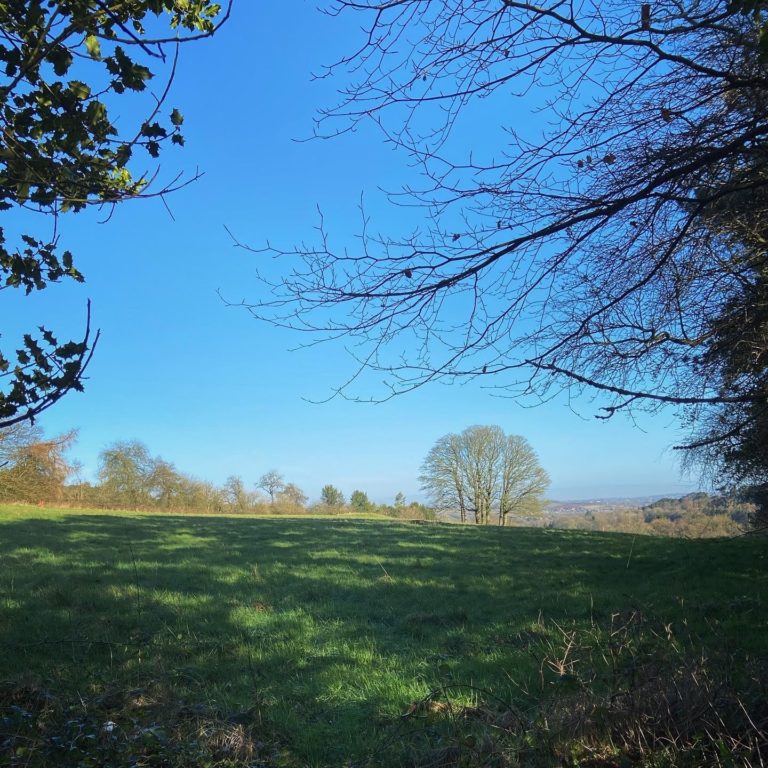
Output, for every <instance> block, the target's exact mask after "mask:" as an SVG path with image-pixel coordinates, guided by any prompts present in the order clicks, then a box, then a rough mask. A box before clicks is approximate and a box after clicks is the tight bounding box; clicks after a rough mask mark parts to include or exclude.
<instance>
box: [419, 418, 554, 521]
mask: <svg viewBox="0 0 768 768" xmlns="http://www.w3.org/2000/svg"><path fill="white" fill-rule="evenodd" d="M420 479H421V487H422V490H424V491H425V492H426V493H427V494H428V495H429V497H430V499H431V501H432V502H433V503H434V505H435V506H436V507H438V508H439V509H443V510H453V511H458V513H459V516H460V519H461V522H466V521H467V518H468V517H470V516H471V518H472V519H473V520H474V522H475V523H478V524H485V525H487V524H488V523H490V522H491V517H492V515H496V517H497V520H498V523H499V525H506V524H507V519H508V517H509V516H510V515H524V514H535V513H536V512H538V511H539V507H540V502H541V497H542V494H543V493H544V491H545V490H546V489H547V486H548V485H549V477H548V476H547V473H546V472H545V471H544V470H543V469H542V468H541V466H540V464H539V460H538V458H537V456H536V453H535V452H534V450H533V448H531V446H530V444H529V443H528V441H527V440H526V439H525V438H524V437H520V436H519V435H505V434H504V430H502V429H501V427H497V426H474V427H467V429H465V430H464V431H463V432H461V433H459V434H449V435H444V436H443V437H441V438H440V439H439V440H438V441H437V442H436V443H435V445H434V446H433V447H432V449H431V450H430V452H429V453H428V454H427V457H426V459H425V460H424V464H423V465H422V467H421V478H420Z"/></svg>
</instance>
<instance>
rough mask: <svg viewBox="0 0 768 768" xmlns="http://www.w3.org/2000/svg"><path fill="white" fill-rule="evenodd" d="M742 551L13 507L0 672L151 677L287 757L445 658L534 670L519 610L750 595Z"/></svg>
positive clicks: (73, 687)
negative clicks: (265, 739) (248, 728)
mask: <svg viewBox="0 0 768 768" xmlns="http://www.w3.org/2000/svg"><path fill="white" fill-rule="evenodd" d="M757 552H758V550H756V549H754V548H751V546H750V545H748V544H746V543H745V544H742V545H739V546H738V547H735V548H734V546H733V545H732V544H728V543H726V544H723V543H720V544H719V546H718V543H713V542H694V543H691V542H681V541H672V540H660V539H633V538H632V537H628V536H621V535H611V534H599V533H585V532H584V533H582V532H579V533H575V532H560V531H542V530H528V529H514V528H513V529H490V530H478V529H474V528H471V527H465V528H462V527H458V526H450V525H434V526H413V525H407V524H397V523H386V522H383V523H382V522H372V521H365V520H327V519H323V520H316V519H315V520H313V519H253V518H248V519H239V518H205V517H186V516H178V515H173V516H172V515H168V516H166V515H155V516H150V515H141V516H135V517H133V516H111V515H77V514H68V515H64V516H61V517H55V518H53V519H40V518H35V517H31V518H30V519H25V520H14V521H10V522H3V523H0V566H1V568H2V570H1V571H0V678H4V679H12V678H14V677H18V676H19V675H20V674H22V673H23V674H26V675H34V676H35V677H36V678H37V679H39V680H45V681H46V685H49V686H50V687H52V688H55V689H57V690H61V691H68V692H69V693H70V695H72V696H74V695H75V694H76V695H78V696H81V697H82V696H84V697H88V696H99V695H103V694H104V692H105V691H108V690H110V689H114V688H119V687H123V688H128V687H132V688H136V689H139V688H141V689H147V688H150V687H152V686H160V687H162V688H163V689H164V690H165V695H166V696H167V697H168V698H169V699H175V700H177V701H178V702H183V703H184V704H195V703H200V702H202V703H204V705H205V706H206V707H208V708H210V709H212V710H217V711H219V712H221V714H222V717H227V716H231V715H232V713H237V712H242V711H246V710H250V709H251V708H254V707H255V708H257V709H258V710H259V717H260V718H263V721H264V722H265V723H266V725H267V726H268V728H269V730H270V732H271V733H273V734H274V735H275V736H276V737H277V738H278V739H279V741H280V742H281V743H282V744H283V745H285V747H286V748H287V749H288V750H289V752H290V753H291V754H293V755H294V756H295V757H296V759H298V760H300V761H302V762H310V763H315V764H328V765H330V764H339V763H341V762H343V760H345V759H360V758H361V757H363V756H364V755H365V754H366V753H367V752H368V751H370V749H371V746H372V744H375V743H376V741H377V738H379V736H380V737H382V738H383V736H384V734H386V731H387V725H388V723H391V722H392V721H393V720H394V719H396V718H397V717H398V715H399V713H401V712H402V711H403V710H404V709H405V708H406V707H407V706H408V704H409V702H411V701H413V700H415V699H418V698H420V697H422V696H423V695H424V694H425V693H426V692H428V691H429V690H430V688H432V687H434V686H436V685H439V684H440V681H441V680H442V679H443V678H444V676H445V675H446V674H449V675H451V676H452V679H457V680H462V679H463V680H473V681H474V682H475V683H476V684H477V685H479V686H481V687H487V688H489V689H492V690H494V691H496V692H497V694H498V695H499V696H501V697H509V696H513V695H515V686H516V685H517V686H519V685H521V684H525V683H526V681H527V680H528V679H530V678H532V677H533V676H535V674H536V673H537V670H536V667H535V662H534V660H532V659H531V657H530V654H529V653H528V652H527V648H526V647H525V644H524V643H523V644H521V643H519V642H516V641H515V638H517V637H519V636H520V633H521V632H526V631H529V630H530V627H531V626H532V624H534V623H535V622H537V621H538V618H539V616H542V615H543V616H544V617H546V618H547V619H549V620H553V621H556V622H560V623H565V622H569V621H582V622H585V621H589V620H591V619H592V618H594V616H595V614H596V613H597V614H604V615H608V614H610V612H612V611H616V610H622V609H624V608H625V607H626V606H627V605H628V604H638V605H642V606H643V607H644V609H646V610H655V611H658V612H660V613H664V612H667V613H668V614H669V615H674V616H677V615H679V613H680V609H681V605H684V604H685V603H686V601H687V602H688V604H689V605H690V604H693V605H699V606H701V605H702V601H704V599H705V598H706V599H707V600H710V601H711V599H712V595H713V594H717V592H718V591H722V590H723V588H724V586H725V588H727V589H728V590H729V591H730V592H731V593H735V594H737V595H740V594H742V593H743V594H744V595H749V594H752V595H753V596H754V591H755V585H756V584H757V583H758V579H759V578H762V581H761V582H759V588H760V589H762V590H763V594H764V590H765V579H764V570H765V569H764V560H759V557H758V554H757ZM753 558H754V562H752V559H753ZM758 574H759V575H760V576H759V577H758ZM724 581H727V586H726V585H724ZM710 618H711V617H710ZM731 619H732V620H735V619H734V617H733V616H731ZM747 620H748V617H746V619H745V621H747ZM377 733H378V734H379V736H377V735H376V734H377Z"/></svg>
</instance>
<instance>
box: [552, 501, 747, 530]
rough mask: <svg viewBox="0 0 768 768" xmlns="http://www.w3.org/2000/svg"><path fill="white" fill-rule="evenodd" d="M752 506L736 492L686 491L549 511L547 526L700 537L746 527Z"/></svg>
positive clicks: (745, 528)
mask: <svg viewBox="0 0 768 768" xmlns="http://www.w3.org/2000/svg"><path fill="white" fill-rule="evenodd" d="M755 511H756V508H755V506H754V505H753V504H750V503H748V502H746V501H744V500H742V499H740V498H738V497H737V496H726V495H720V496H712V495H710V494H707V493H701V492H698V493H689V494H688V495H687V496H683V497H682V498H678V499H674V498H665V499H659V500H658V501H654V502H653V503H652V504H647V505H646V506H644V507H640V508H635V509H629V508H628V509H610V510H606V511H601V510H599V509H589V510H587V511H585V512H583V513H582V514H551V515H548V516H547V517H546V519H545V521H544V523H543V524H544V525H545V526H546V527H549V528H568V529H576V530H590V531H618V532H623V533H644V534H650V535H655V536H678V537H687V538H702V537H715V536H734V535H738V534H739V533H742V532H744V531H745V530H747V529H748V528H749V527H750V525H751V518H752V516H753V515H754V514H755Z"/></svg>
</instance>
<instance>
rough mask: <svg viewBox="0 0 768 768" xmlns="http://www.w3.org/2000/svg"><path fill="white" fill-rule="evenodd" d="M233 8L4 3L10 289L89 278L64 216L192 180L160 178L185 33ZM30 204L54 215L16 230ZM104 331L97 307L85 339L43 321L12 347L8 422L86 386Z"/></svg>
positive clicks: (3, 396) (159, 1)
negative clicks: (39, 227)
mask: <svg viewBox="0 0 768 768" xmlns="http://www.w3.org/2000/svg"><path fill="white" fill-rule="evenodd" d="M227 15H228V8H227V9H225V10H223V9H222V7H221V5H220V4H219V3H216V2H213V0H184V2H179V1H178V0H127V1H126V0H119V1H118V0H64V1H63V2H44V1H43V0H11V1H10V2H4V3H2V4H0V210H1V211H3V215H2V221H1V224H2V226H0V290H14V289H15V290H22V291H24V292H25V293H27V294H29V293H31V292H33V291H40V290H42V289H44V288H45V287H47V286H49V285H51V284H53V283H57V282H59V281H61V280H65V279H71V280H75V281H78V282H82V281H83V275H82V273H81V272H80V271H79V270H78V269H77V267H76V265H75V259H74V256H73V254H72V253H71V252H69V251H67V250H63V251H62V250H61V249H60V248H59V247H58V233H59V229H58V222H59V217H60V216H61V214H63V213H67V212H77V211H81V210H83V209H85V208H87V207H89V206H94V205H96V206H106V207H107V208H109V207H110V206H113V205H116V204H117V203H120V202H122V201H124V200H128V199H132V198H137V197H145V196H149V195H163V194H165V193H167V192H169V191H171V190H173V189H175V188H178V187H179V186H181V185H184V184H186V183H188V182H189V181H190V180H191V178H182V177H180V176H176V177H174V178H168V179H162V178H159V175H158V168H157V166H156V165H155V159H156V158H157V157H158V156H159V154H160V152H161V149H162V147H163V145H165V144H183V143H184V139H183V136H182V133H181V125H182V122H183V118H182V115H181V112H179V110H177V109H175V108H173V109H170V108H169V107H168V106H167V105H166V98H167V96H168V93H169V87H170V83H171V81H172V80H173V75H174V72H175V68H176V62H177V57H178V52H179V46H180V44H181V43H184V42H188V41H190V40H194V39H199V38H204V37H208V36H209V35H211V34H213V32H214V31H215V30H216V28H217V26H218V25H219V24H220V23H222V21H223V20H224V19H226V17H227ZM150 67H151V68H150ZM153 70H154V72H153ZM155 73H162V75H163V76H162V77H160V78H159V79H160V80H162V83H161V84H160V85H159V87H152V86H153V82H154V77H155ZM130 92H135V93H138V92H144V93H145V94H147V96H148V98H147V100H146V102H145V112H144V113H143V114H140V116H139V117H138V119H136V120H135V122H134V123H133V124H132V125H131V124H127V123H126V121H125V120H123V121H122V122H121V123H120V124H118V120H117V118H115V117H114V112H115V111H116V109H117V107H118V105H119V104H120V103H122V102H124V101H125V99H124V98H122V99H121V97H122V96H123V94H129V93H130ZM20 210H26V211H32V212H35V213H42V214H44V216H43V221H44V222H46V223H47V224H48V225H49V226H47V227H46V224H43V227H45V229H44V230H43V231H36V232H33V233H29V232H25V229H26V224H25V222H26V223H28V221H27V220H26V219H22V220H21V221H14V222H13V226H12V228H11V232H9V231H8V224H9V216H10V215H11V214H13V213H14V212H16V213H17V214H18V212H19V211H20ZM19 230H21V232H22V233H19ZM97 338H98V334H94V333H93V332H92V331H91V326H90V306H89V308H88V312H87V321H86V327H85V332H84V335H83V338H81V339H79V340H76V341H61V340H59V339H58V338H57V337H56V336H55V335H54V334H53V333H52V332H51V331H50V330H49V329H48V328H46V327H43V326H39V328H38V329H37V330H36V331H35V332H34V333H28V334H24V336H23V338H22V340H21V342H20V346H19V347H18V348H17V350H16V351H15V353H11V354H7V353H6V352H4V351H2V350H0V428H1V427H7V426H10V425H12V424H15V423H18V422H20V421H24V420H32V419H34V417H35V416H36V415H37V414H39V413H40V412H41V411H43V410H45V409H46V408H48V407H49V406H51V405H52V404H53V403H55V402H56V401H57V400H58V399H59V398H61V397H62V395H64V394H65V393H66V392H68V391H70V390H72V389H78V390H79V389H81V388H82V383H81V382H82V376H83V372H84V370H85V368H86V366H87V365H88V361H89V360H90V356H91V353H92V350H93V347H94V345H95V343H96V341H97Z"/></svg>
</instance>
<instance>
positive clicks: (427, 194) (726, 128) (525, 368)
mask: <svg viewBox="0 0 768 768" xmlns="http://www.w3.org/2000/svg"><path fill="white" fill-rule="evenodd" d="M331 8H332V10H331V12H332V13H339V14H354V15H356V16H358V17H359V20H360V22H361V25H362V27H363V29H364V32H363V33H362V35H361V38H360V41H359V44H358V41H356V42H355V43H350V46H349V53H348V54H347V55H344V56H342V57H341V59H340V60H339V61H337V63H336V64H335V65H333V66H331V67H329V68H328V70H327V72H326V76H328V77H331V78H334V79H335V81H336V82H337V83H339V84H340V91H341V92H342V99H341V101H340V103H339V104H337V105H335V106H331V107H330V108H329V109H327V110H325V111H324V112H323V113H322V114H321V116H320V121H319V129H318V131H319V133H320V134H321V135H324V136H332V135H335V134H339V133H344V132H346V131H349V130H354V129H356V128H357V127H358V126H360V125H361V124H364V123H372V124H374V125H375V126H376V127H377V128H379V129H380V130H381V132H382V135H383V138H384V139H385V140H386V141H388V142H390V143H391V144H392V145H393V146H395V147H396V148H398V149H399V150H401V151H403V152H405V153H408V154H409V155H410V158H411V159H412V161H413V162H414V164H415V165H416V166H417V167H418V168H419V170H420V171H421V182H420V183H419V184H418V186H417V185H416V184H411V185H410V186H407V187H406V188H404V189H403V190H400V191H395V192H393V202H394V203H395V204H402V205H409V206H414V205H415V206H421V207H422V209H423V213H424V219H423V224H422V226H420V227H419V228H418V229H417V230H416V231H415V232H414V233H406V234H400V233H398V232H389V233H386V232H385V233H384V234H383V235H374V234H373V233H374V232H376V231H377V228H376V223H375V222H369V221H368V220H367V219H366V223H365V229H364V231H363V232H362V233H360V234H361V237H360V240H359V245H358V246H356V247H354V248H350V247H345V244H346V240H345V241H344V244H342V245H340V246H339V247H335V246H334V233H333V232H326V231H325V230H324V228H323V227H321V238H320V240H319V241H318V243H317V244H316V245H308V246H307V245H300V246H297V247H296V248H287V249H282V250H278V253H279V254H280V255H281V256H282V257H283V258H284V259H285V260H286V262H287V263H286V268H285V271H284V276H283V277H282V278H281V279H280V280H278V281H275V283H274V284H272V288H273V290H274V291H275V294H274V296H273V295H269V297H268V298H265V299H264V300H263V301H261V302H257V303H256V304H254V305H253V306H252V307H251V311H252V312H253V313H254V314H255V315H257V316H258V317H263V318H267V319H269V320H271V321H272V322H277V323H280V324H283V325H288V326H291V327H294V328H298V329H302V330H308V331H311V332H312V333H313V334H315V335H317V334H318V332H325V333H326V334H327V335H328V336H329V337H331V338H338V337H339V336H340V335H341V336H347V337H352V338H353V342H354V343H353V344H350V346H351V347H352V348H353V349H355V350H357V352H356V354H357V356H358V363H359V366H360V368H361V369H363V368H373V369H375V370H378V371H383V372H384V373H385V374H386V380H387V384H388V389H387V390H386V391H385V393H384V395H383V396H384V397H386V396H389V395H391V394H393V393H401V392H406V391H409V390H411V389H413V388H416V387H420V386H422V385H424V384H426V383H429V382H432V381H434V380H436V379H446V380H462V379H470V378H479V379H482V380H487V381H488V383H489V384H490V385H491V386H493V387H498V388H501V389H502V390H505V391H506V392H508V393H510V394H513V395H529V396H533V397H537V398H541V399H547V398H549V397H551V396H552V395H553V394H555V393H556V392H558V391H560V390H561V389H562V388H563V387H565V388H568V389H570V390H572V393H575V394H578V393H579V392H582V391H585V390H587V391H592V392H595V391H597V392H599V393H601V395H602V397H604V398H605V400H604V401H603V406H604V410H603V411H602V414H601V415H602V416H603V417H609V416H611V415H612V414H614V413H616V412H617V411H620V410H624V409H632V408H638V407H645V408H648V409H651V410H653V409H659V408H661V407H664V406H669V405H671V406H674V407H676V408H678V409H679V413H680V415H681V416H683V417H684V418H686V419H687V420H688V424H689V426H690V429H691V442H693V443H700V442H701V441H702V440H708V441H711V442H712V443H716V442H719V441H723V440H728V439H732V440H735V441H736V444H737V445H742V444H744V443H745V441H746V442H749V438H748V434H749V433H748V430H749V429H750V425H753V424H755V420H756V419H762V418H764V416H763V414H764V413H765V411H766V405H765V404H766V400H767V397H768V390H767V389H766V381H765V376H764V371H765V367H766V366H765V360H766V355H765V350H766V344H765V338H766V332H765V328H766V326H765V320H764V296H765V289H764V274H765V269H766V266H765V243H766V239H765V224H766V222H768V194H766V185H768V163H766V158H767V157H768V154H767V153H766V149H767V147H766V141H767V138H768V122H767V121H766V115H767V114H768V111H766V104H768V58H767V57H766V45H768V44H767V43H766V17H767V15H768V12H767V11H766V8H765V4H764V3H760V2H733V3H730V2H724V1H723V0H703V2H697V3H695V4H691V5H689V4H684V3H679V2H677V1H676V0H661V1H660V2H655V3H653V4H648V3H642V4H640V3H638V4H632V3H626V2H623V0H607V1H604V0H599V1H598V0H590V1H588V2H584V3H579V4H576V5H574V4H572V3H567V2H564V0H558V1H556V2H554V3H549V4H546V5H542V4H538V3H529V2H518V1H517V0H503V2H491V1H490V0H473V2H464V1H463V0H447V1H446V2H437V0H432V2H429V1H427V2H425V1H424V0H397V2H379V1H377V0H363V1H362V2H352V1H351V0H337V2H335V3H333V4H332V6H331ZM533 111H535V112H536V113H537V114H539V115H541V116H542V118H543V119H542V121H541V122H542V123H543V125H542V126H540V128H539V129H534V128H533V127H532V125H531V124H530V122H529V121H528V120H526V119H524V116H525V115H530V114H531V112H533ZM404 350H405V355H403V351H404ZM727 350H733V351H738V352H737V353H736V354H729V353H728V352H727ZM347 391H348V390H347ZM713 414H714V415H715V416H714V417H715V419H718V420H719V418H720V417H721V416H722V417H723V418H724V426H725V428H724V429H722V428H720V429H717V428H716V429H714V430H708V429H706V428H705V427H706V426H707V425H708V424H709V425H710V426H713V425H715V426H716V422H712V421H709V420H710V419H711V418H712V415H713ZM722 426H723V425H722V424H721V427H722ZM703 428H704V429H703ZM702 429H703V432H702ZM767 469H768V468H765V467H764V468H763V470H762V472H763V475H765V474H766V470H767Z"/></svg>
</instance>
